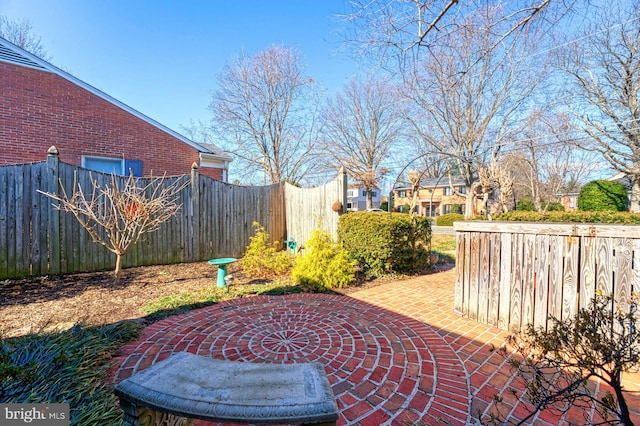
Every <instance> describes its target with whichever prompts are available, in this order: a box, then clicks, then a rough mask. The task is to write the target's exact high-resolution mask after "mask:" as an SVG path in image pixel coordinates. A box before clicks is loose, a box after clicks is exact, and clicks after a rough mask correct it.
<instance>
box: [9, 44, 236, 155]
mask: <svg viewBox="0 0 640 426" xmlns="http://www.w3.org/2000/svg"><path fill="white" fill-rule="evenodd" d="M0 62H8V63H10V64H14V65H19V66H23V67H28V68H34V69H37V70H40V71H46V72H50V73H53V74H56V75H58V76H60V77H62V78H64V79H65V80H68V81H70V82H71V83H73V84H75V85H77V86H80V87H82V88H83V89H85V90H87V91H89V92H91V93H93V94H94V95H96V96H98V97H100V98H102V99H104V100H105V101H107V102H109V103H111V104H113V105H115V106H117V107H118V108H120V109H123V110H125V111H127V112H128V113H130V114H132V115H134V116H136V117H138V118H139V119H141V120H143V121H145V122H147V123H149V124H151V125H152V126H154V127H157V128H158V129H160V130H162V131H163V132H165V133H168V134H170V135H171V136H173V137H174V138H176V139H179V140H180V141H181V142H184V143H186V144H187V145H189V146H191V147H192V148H194V149H196V150H198V152H200V153H203V154H205V155H206V154H208V156H212V157H215V158H217V159H219V160H222V161H231V159H232V158H231V156H229V155H228V154H226V153H225V152H224V151H223V150H222V149H220V148H218V147H217V146H215V145H214V144H198V143H196V142H194V141H192V140H191V139H189V138H187V137H185V136H183V135H181V134H180V133H178V132H176V131H174V130H171V129H170V128H168V127H167V126H165V125H163V124H161V123H159V122H157V121H156V120H154V119H153V118H151V117H148V116H146V115H144V114H143V113H141V112H140V111H137V110H135V109H133V108H131V107H130V106H129V105H126V104H124V103H122V102H120V101H119V100H117V99H115V98H114V97H112V96H110V95H108V94H106V93H104V92H103V91H101V90H98V89H96V88H95V87H93V86H91V85H90V84H88V83H85V82H84V81H82V80H80V79H79V78H77V77H74V76H73V75H71V74H69V73H68V72H65V71H63V70H61V69H60V68H58V67H56V66H54V65H52V64H50V63H49V62H47V61H45V60H44V59H41V58H39V57H37V56H36V55H33V54H32V53H29V52H27V51H26V50H24V49H22V48H20V47H18V46H16V45H15V44H13V43H11V42H9V41H7V40H5V39H4V38H2V37H0ZM205 145H206V146H205Z"/></svg>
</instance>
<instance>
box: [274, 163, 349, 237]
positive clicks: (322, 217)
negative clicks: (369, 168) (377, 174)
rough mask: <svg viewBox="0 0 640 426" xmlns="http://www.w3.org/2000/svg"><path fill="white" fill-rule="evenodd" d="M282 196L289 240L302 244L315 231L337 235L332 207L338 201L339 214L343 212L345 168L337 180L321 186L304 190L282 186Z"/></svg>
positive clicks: (335, 216) (336, 216) (286, 185)
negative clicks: (283, 195)
mask: <svg viewBox="0 0 640 426" xmlns="http://www.w3.org/2000/svg"><path fill="white" fill-rule="evenodd" d="M284 193H285V205H286V208H287V214H286V216H287V235H288V237H289V238H290V239H293V240H295V241H296V242H301V243H304V242H305V241H307V240H308V239H309V238H311V234H312V233H313V230H314V229H323V230H325V231H327V232H329V234H331V235H333V236H336V235H338V213H336V212H334V211H333V206H334V203H335V202H338V203H340V209H341V212H346V206H347V175H346V173H345V171H344V169H341V170H340V172H339V173H338V177H337V178H336V179H334V180H333V181H331V182H329V183H327V184H325V185H323V186H319V187H317V188H309V189H306V188H298V187H296V186H293V185H290V184H285V192H284Z"/></svg>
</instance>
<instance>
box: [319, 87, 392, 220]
mask: <svg viewBox="0 0 640 426" xmlns="http://www.w3.org/2000/svg"><path fill="white" fill-rule="evenodd" d="M399 101H400V96H399V94H398V90H397V89H396V88H395V86H394V85H392V84H391V83H389V82H388V81H386V80H376V79H373V78H367V79H365V80H358V79H352V80H351V81H349V82H348V83H347V84H346V85H345V87H344V88H343V89H342V91H340V92H338V93H337V94H336V95H335V97H334V98H333V99H330V100H329V101H328V102H327V105H326V106H325V108H324V110H323V113H322V123H323V126H322V140H323V148H322V152H324V156H325V157H329V160H328V161H329V163H330V164H332V166H333V167H335V168H338V167H339V166H343V167H344V168H345V170H346V172H347V174H348V175H349V177H350V178H351V179H353V180H354V181H355V182H357V183H358V184H360V185H362V186H364V187H365V188H366V193H367V197H366V206H367V208H371V206H372V191H373V189H374V188H376V187H377V186H378V185H379V183H380V180H381V179H382V178H383V177H384V176H385V175H386V174H387V173H388V169H387V168H386V167H385V166H384V164H385V160H386V159H387V156H388V154H389V151H390V149H391V147H392V145H393V143H394V142H397V140H398V138H399V137H400V132H401V129H402V123H403V121H402V113H401V111H400V105H399ZM325 161H326V160H325Z"/></svg>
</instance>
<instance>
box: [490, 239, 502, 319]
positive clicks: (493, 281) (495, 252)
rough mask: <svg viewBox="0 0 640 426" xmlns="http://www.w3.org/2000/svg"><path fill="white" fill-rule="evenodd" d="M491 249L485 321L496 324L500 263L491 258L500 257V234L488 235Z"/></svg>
mask: <svg viewBox="0 0 640 426" xmlns="http://www.w3.org/2000/svg"><path fill="white" fill-rule="evenodd" d="M489 241H490V243H491V249H490V250H489V262H490V265H491V268H489V270H490V273H489V305H488V306H487V309H488V312H487V321H488V322H489V324H491V325H494V326H497V325H498V309H499V306H500V305H499V303H500V263H499V262H493V261H492V259H500V235H498V234H491V235H489Z"/></svg>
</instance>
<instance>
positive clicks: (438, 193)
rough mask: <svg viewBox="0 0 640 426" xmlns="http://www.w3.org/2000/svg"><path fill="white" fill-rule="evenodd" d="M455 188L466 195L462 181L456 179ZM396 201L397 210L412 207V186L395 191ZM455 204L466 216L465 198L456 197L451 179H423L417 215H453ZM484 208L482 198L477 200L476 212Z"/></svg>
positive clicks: (405, 186)
mask: <svg viewBox="0 0 640 426" xmlns="http://www.w3.org/2000/svg"><path fill="white" fill-rule="evenodd" d="M453 187H454V188H455V189H456V190H457V191H458V192H460V193H462V194H464V193H465V186H464V184H463V183H462V181H461V180H456V179H455V178H454V181H453ZM393 192H394V196H395V200H394V202H393V204H394V206H395V208H396V209H399V208H400V207H401V206H404V205H411V202H412V200H413V193H412V191H411V185H408V184H405V185H403V186H401V187H398V188H395V189H394V190H393ZM454 204H458V205H459V206H460V208H461V209H462V213H463V214H464V210H465V198H464V197H461V196H459V195H455V194H454V193H453V191H452V189H451V185H449V179H448V178H446V177H442V178H429V179H423V180H422V181H421V182H420V187H419V189H418V202H417V205H416V208H417V213H418V214H419V215H420V216H429V217H433V216H440V215H443V214H448V213H451V208H452V206H453V205H454ZM481 207H482V200H481V199H480V197H476V199H475V210H476V212H478V211H479V210H480V208H481Z"/></svg>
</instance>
